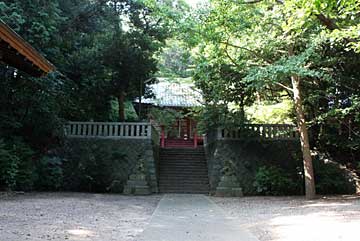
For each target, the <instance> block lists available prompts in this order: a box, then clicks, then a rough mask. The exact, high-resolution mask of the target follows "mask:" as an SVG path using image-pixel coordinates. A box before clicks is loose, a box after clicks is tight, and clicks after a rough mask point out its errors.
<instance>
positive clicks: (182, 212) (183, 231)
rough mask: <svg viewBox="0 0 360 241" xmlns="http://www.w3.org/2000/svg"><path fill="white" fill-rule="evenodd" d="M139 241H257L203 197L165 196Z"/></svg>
mask: <svg viewBox="0 0 360 241" xmlns="http://www.w3.org/2000/svg"><path fill="white" fill-rule="evenodd" d="M136 241H258V240H257V239H256V238H255V237H254V236H253V235H251V234H250V233H249V232H247V231H246V230H243V229H241V228H240V226H239V225H237V223H236V220H235V219H232V218H231V217H227V216H226V214H225V212H223V211H222V209H220V207H218V206H217V205H216V204H215V203H213V202H212V201H211V200H210V199H209V198H208V197H206V196H204V195H185V194H184V195H182V194H174V195H170V194H168V195H165V196H164V197H163V199H162V200H161V201H160V203H159V205H158V207H157V209H156V210H155V212H154V214H153V217H152V218H151V221H150V224H149V225H148V227H147V228H146V229H145V231H144V232H143V233H142V234H141V235H140V237H139V238H137V239H136Z"/></svg>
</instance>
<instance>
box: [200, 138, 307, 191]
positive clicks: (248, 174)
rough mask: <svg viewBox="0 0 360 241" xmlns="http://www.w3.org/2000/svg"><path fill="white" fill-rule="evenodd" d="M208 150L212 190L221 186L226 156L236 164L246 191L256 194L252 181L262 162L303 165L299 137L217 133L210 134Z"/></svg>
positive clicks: (288, 167) (290, 165) (287, 165)
mask: <svg viewBox="0 0 360 241" xmlns="http://www.w3.org/2000/svg"><path fill="white" fill-rule="evenodd" d="M209 137H210V138H209ZM205 150H206V157H207V161H208V171H209V182H210V191H211V193H212V194H213V193H214V192H215V189H216V187H217V186H218V183H219V181H220V178H221V175H222V173H221V170H222V168H223V166H224V162H225V161H227V160H230V161H231V162H233V163H234V164H235V166H236V170H235V171H236V176H237V178H238V181H239V182H240V186H241V188H242V189H243V192H244V194H245V195H246V194H248V195H249V194H255V193H254V192H255V190H254V187H253V183H254V178H255V174H256V171H257V169H258V168H259V167H260V166H263V165H269V164H274V165H278V166H280V167H283V168H284V169H287V170H289V169H292V168H293V169H294V170H295V168H296V167H297V166H299V165H301V149H300V144H299V142H298V141H290V140H277V141H276V140H271V141H261V140H249V141H247V140H216V138H215V135H208V139H207V144H206V146H205Z"/></svg>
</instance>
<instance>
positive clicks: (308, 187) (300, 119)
mask: <svg viewBox="0 0 360 241" xmlns="http://www.w3.org/2000/svg"><path fill="white" fill-rule="evenodd" d="M291 82H292V87H293V91H294V103H295V110H296V115H297V123H298V128H299V132H300V142H301V150H302V153H303V163H304V175H305V195H306V198H307V199H313V198H315V195H316V193H315V180H314V170H313V163H312V158H311V153H310V143H309V134H308V129H307V126H306V121H305V114H304V109H303V106H302V98H301V90H300V77H299V76H296V75H293V76H291Z"/></svg>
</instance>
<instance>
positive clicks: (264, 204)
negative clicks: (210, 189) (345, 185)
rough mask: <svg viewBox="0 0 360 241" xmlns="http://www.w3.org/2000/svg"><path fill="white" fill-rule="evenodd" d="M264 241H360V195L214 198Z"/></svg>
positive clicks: (227, 211) (230, 215) (228, 212)
mask: <svg viewBox="0 0 360 241" xmlns="http://www.w3.org/2000/svg"><path fill="white" fill-rule="evenodd" d="M212 200H213V201H214V202H215V203H217V204H218V205H219V206H220V207H222V208H223V209H224V210H225V213H226V214H227V215H229V217H230V218H235V219H236V221H239V222H240V224H241V226H243V227H244V228H247V229H248V230H249V231H250V232H252V233H253V234H254V235H255V236H256V237H257V238H258V239H259V240H261V241H340V240H341V241H353V240H360V237H359V231H358V230H359V227H360V197H355V196H342V197H339V196H338V197H327V198H326V197H323V198H321V199H318V200H313V201H307V200H304V199H303V198H300V197H270V198H269V197H246V198H240V199H239V198H212Z"/></svg>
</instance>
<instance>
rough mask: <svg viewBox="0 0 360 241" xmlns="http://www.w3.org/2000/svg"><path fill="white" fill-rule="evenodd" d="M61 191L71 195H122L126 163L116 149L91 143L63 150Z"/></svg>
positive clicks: (122, 155) (126, 169)
mask: <svg viewBox="0 0 360 241" xmlns="http://www.w3.org/2000/svg"><path fill="white" fill-rule="evenodd" d="M66 148H71V149H72V150H67V151H66V153H68V154H67V156H66V159H65V160H64V163H63V168H64V173H63V175H64V188H65V190H71V191H86V192H122V188H118V187H119V186H121V187H122V186H123V185H124V182H126V180H127V176H128V170H129V168H128V165H129V164H128V163H127V160H126V158H125V155H124V154H123V153H122V152H121V150H119V149H118V148H115V147H112V146H111V145H106V144H97V143H94V142H91V143H87V142H86V143H83V144H80V143H79V144H78V145H76V146H71V147H69V146H68V147H66Z"/></svg>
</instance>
